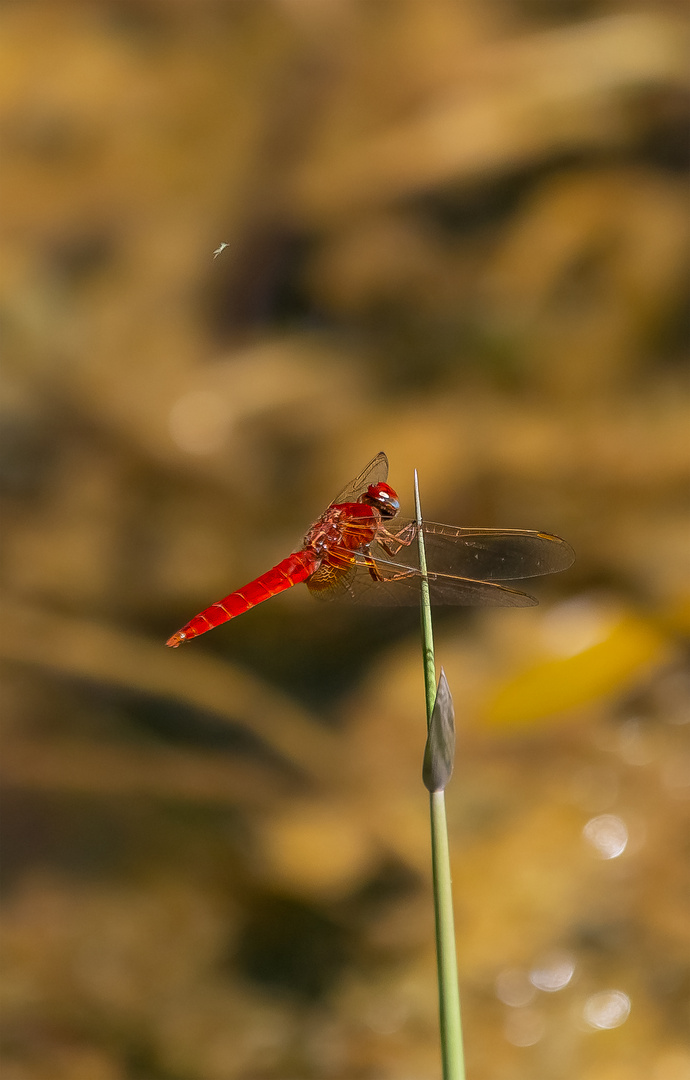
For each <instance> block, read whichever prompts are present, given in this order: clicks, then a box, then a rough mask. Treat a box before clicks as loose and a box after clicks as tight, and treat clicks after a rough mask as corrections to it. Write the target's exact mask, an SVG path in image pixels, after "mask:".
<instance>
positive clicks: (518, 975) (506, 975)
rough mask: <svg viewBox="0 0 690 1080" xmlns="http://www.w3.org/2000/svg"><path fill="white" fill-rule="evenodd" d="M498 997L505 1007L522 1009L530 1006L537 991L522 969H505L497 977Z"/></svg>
mask: <svg viewBox="0 0 690 1080" xmlns="http://www.w3.org/2000/svg"><path fill="white" fill-rule="evenodd" d="M495 989H496V997H497V998H498V999H499V1001H502V1002H503V1004H504V1005H510V1006H512V1007H513V1008H520V1007H521V1006H524V1005H529V1003H530V1001H533V1000H534V998H535V997H536V990H535V988H534V986H533V985H532V983H531V982H530V980H529V978H528V977H527V974H526V973H525V972H524V971H522V970H521V969H520V968H505V969H504V970H503V971H501V972H499V974H498V975H497V976H496V983H495Z"/></svg>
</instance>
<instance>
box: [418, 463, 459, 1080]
mask: <svg viewBox="0 0 690 1080" xmlns="http://www.w3.org/2000/svg"><path fill="white" fill-rule="evenodd" d="M414 489H415V512H416V516H417V540H418V544H419V568H420V570H421V572H422V583H421V584H422V652H423V659H424V685H425V689H426V718H427V729H428V727H429V725H430V723H431V715H432V712H433V709H434V702H435V699H436V665H435V662H434V638H433V627H432V622H431V600H430V596H429V579H428V574H427V565H426V552H425V550H424V535H423V531H422V511H421V505H420V500H419V483H418V479H417V472H416V470H415V476H414ZM429 800H430V813H431V861H432V873H433V882H434V914H435V919H436V960H437V965H438V996H439V1015H440V1026H441V1057H442V1061H443V1080H465V1060H464V1053H463V1045H462V1023H461V1020H460V995H459V992H458V966H457V959H456V954H455V924H454V919H453V891H452V883H451V875H450V853H449V850H448V827H447V823H446V801H445V794H444V792H443V791H432V792H430V794H429Z"/></svg>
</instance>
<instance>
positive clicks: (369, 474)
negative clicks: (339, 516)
mask: <svg viewBox="0 0 690 1080" xmlns="http://www.w3.org/2000/svg"><path fill="white" fill-rule="evenodd" d="M387 477H388V458H387V457H386V455H385V454H384V452H383V450H381V451H380V452H379V453H378V454H377V455H376V457H375V458H372V459H371V461H370V462H369V464H368V465H366V466H365V468H364V469H363V470H362V472H361V473H360V474H359V476H357V477H355V479H354V480H352V481H350V483H349V484H348V485H347V487H344V488H343V490H342V491H341V492H339V493H338V494H337V495H336V497H335V499H334V500H333V502H334V503H346V502H357V499H358V498H359V496H360V495H361V494H362V493H363V492H364V491H366V490H367V488H368V487H369V485H370V484H378V483H380V482H381V481H382V480H386V479H387ZM331 505H333V504H332V503H331Z"/></svg>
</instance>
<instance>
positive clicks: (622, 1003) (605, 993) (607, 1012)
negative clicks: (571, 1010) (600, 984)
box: [583, 990, 630, 1029]
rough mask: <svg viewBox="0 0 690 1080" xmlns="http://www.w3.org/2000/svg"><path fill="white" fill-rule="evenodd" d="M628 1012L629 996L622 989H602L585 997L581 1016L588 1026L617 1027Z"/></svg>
mask: <svg viewBox="0 0 690 1080" xmlns="http://www.w3.org/2000/svg"><path fill="white" fill-rule="evenodd" d="M629 1014H630V998H629V997H628V995H627V994H624V993H623V991H622V990H602V991H600V993H598V994H592V996H591V997H590V998H587V1001H586V1002H585V1007H584V1009H583V1016H584V1018H585V1020H586V1021H587V1023H588V1024H589V1025H590V1027H593V1028H601V1029H605V1028H617V1027H620V1025H621V1024H624V1023H625V1021H626V1020H627V1019H628V1016H629Z"/></svg>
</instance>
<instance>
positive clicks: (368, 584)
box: [307, 556, 538, 607]
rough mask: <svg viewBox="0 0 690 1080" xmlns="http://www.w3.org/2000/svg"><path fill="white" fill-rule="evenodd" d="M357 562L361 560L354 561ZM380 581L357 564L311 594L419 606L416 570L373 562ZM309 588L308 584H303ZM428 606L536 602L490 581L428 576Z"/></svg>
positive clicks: (514, 604) (497, 604) (363, 564)
mask: <svg viewBox="0 0 690 1080" xmlns="http://www.w3.org/2000/svg"><path fill="white" fill-rule="evenodd" d="M357 558H358V560H359V559H361V558H362V557H361V556H358V557H357ZM375 565H376V569H377V572H378V573H379V574H380V575H381V577H382V579H383V580H381V581H375V580H374V579H373V578H372V576H371V574H370V572H369V567H368V565H367V564H366V563H365V562H364V561H363V560H362V561H358V562H357V563H356V564H355V566H353V567H352V569H351V570H349V571H348V572H347V573H346V574H342V575H338V576H337V577H336V578H334V580H333V583H332V585H331V586H330V587H329V588H327V589H322V590H320V591H318V592H313V593H312V595H313V596H316V597H317V599H319V600H337V599H343V598H346V597H349V598H350V599H352V600H356V601H357V602H359V603H364V604H372V605H376V606H380V607H388V606H391V605H393V606H410V605H418V604H419V595H420V581H421V575H420V573H419V570H416V569H413V568H411V567H406V566H404V565H403V564H401V563H394V562H390V561H387V560H384V559H376V560H375ZM307 587H309V582H307ZM429 590H430V593H431V602H432V604H437V605H438V604H453V605H455V606H457V607H534V605H535V604H537V603H538V601H537V600H536V599H535V598H534V597H533V596H528V594H527V593H523V592H519V591H518V590H517V589H511V588H508V587H507V586H505V585H498V584H496V583H495V582H491V581H472V580H470V579H468V578H462V577H456V576H453V575H452V574H429Z"/></svg>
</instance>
